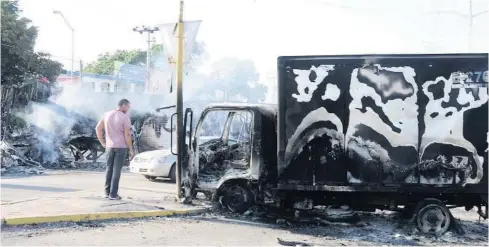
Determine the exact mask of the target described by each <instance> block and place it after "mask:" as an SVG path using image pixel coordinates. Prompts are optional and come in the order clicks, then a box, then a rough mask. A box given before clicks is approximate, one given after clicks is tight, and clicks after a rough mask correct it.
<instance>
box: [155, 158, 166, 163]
mask: <svg viewBox="0 0 489 247" xmlns="http://www.w3.org/2000/svg"><path fill="white" fill-rule="evenodd" d="M167 160H168V157H160V158H158V159H156V163H158V164H165V163H166V161H167Z"/></svg>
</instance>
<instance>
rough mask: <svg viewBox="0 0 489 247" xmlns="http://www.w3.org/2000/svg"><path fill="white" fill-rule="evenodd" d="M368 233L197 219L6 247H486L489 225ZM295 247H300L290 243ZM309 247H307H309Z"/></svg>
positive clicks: (25, 230)
mask: <svg viewBox="0 0 489 247" xmlns="http://www.w3.org/2000/svg"><path fill="white" fill-rule="evenodd" d="M363 218H364V219H365V221H366V222H369V224H368V225H367V226H365V227H351V226H336V225H330V226H318V225H317V224H297V223H295V224H292V225H291V226H288V225H277V224H275V223H261V222H262V221H260V220H256V219H242V218H224V217H222V216H208V215H207V216H197V217H180V218H157V219H145V220H129V221H115V222H98V223H97V222H92V223H81V224H80V223H79V224H75V223H64V224H56V225H49V226H31V227H7V228H3V229H2V233H1V242H2V245H3V246H7V245H22V246H28V245H36V246H39V245H50V246H53V245H66V246H73V245H98V246H107V245H111V246H122V245H124V246H127V245H132V246H140V245H158V246H166V245H179V246H191V245H204V246H206V245H207V246H277V245H279V243H278V240H277V238H280V239H281V240H285V241H288V244H290V245H289V246H297V245H302V244H309V245H316V246H328V245H330V246H351V245H360V246H366V245H371V246H381V245H411V246H412V245H470V246H475V245H476V246H481V245H486V246H487V224H476V225H473V226H471V227H470V228H471V230H470V231H469V232H468V234H467V235H464V236H457V235H455V234H454V233H451V232H449V233H447V234H445V235H444V236H442V237H441V238H438V239H435V238H430V237H424V236H420V235H417V234H414V235H411V234H409V232H408V231H405V230H403V229H400V228H398V227H396V223H395V222H393V221H392V219H389V218H388V217H387V218H386V217H382V216H379V215H377V216H375V217H363ZM291 242H295V243H291ZM306 246H307V245H306Z"/></svg>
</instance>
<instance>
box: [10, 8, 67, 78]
mask: <svg viewBox="0 0 489 247" xmlns="http://www.w3.org/2000/svg"><path fill="white" fill-rule="evenodd" d="M1 11H2V17H1V23H2V25H1V26H2V27H1V29H2V36H1V46H2V48H1V49H2V50H1V51H2V55H1V56H2V85H9V86H12V85H17V86H20V85H22V84H24V83H26V82H28V81H31V80H32V79H39V78H42V77H46V78H47V79H48V80H49V81H50V82H53V81H55V79H56V77H57V76H58V75H59V74H60V72H61V70H62V65H61V63H59V62H56V61H53V60H51V59H49V54H46V53H38V52H34V45H35V43H36V38H37V33H38V29H37V27H35V26H33V25H32V23H31V20H29V19H27V18H25V17H21V16H20V14H21V10H20V9H19V6H18V2H17V1H2V2H1Z"/></svg>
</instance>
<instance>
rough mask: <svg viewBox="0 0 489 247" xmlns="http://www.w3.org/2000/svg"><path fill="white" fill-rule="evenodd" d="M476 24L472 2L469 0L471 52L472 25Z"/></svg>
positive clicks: (470, 43)
mask: <svg viewBox="0 0 489 247" xmlns="http://www.w3.org/2000/svg"><path fill="white" fill-rule="evenodd" d="M473 23H474V15H473V14H472V0H469V37H468V39H469V40H468V41H469V52H471V51H472V25H473Z"/></svg>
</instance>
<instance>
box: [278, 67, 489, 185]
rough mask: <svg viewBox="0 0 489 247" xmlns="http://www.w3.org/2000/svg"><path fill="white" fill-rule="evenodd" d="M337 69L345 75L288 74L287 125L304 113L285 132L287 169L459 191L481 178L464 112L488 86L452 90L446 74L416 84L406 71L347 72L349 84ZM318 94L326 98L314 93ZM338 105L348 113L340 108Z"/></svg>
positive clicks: (323, 70) (317, 70)
mask: <svg viewBox="0 0 489 247" xmlns="http://www.w3.org/2000/svg"><path fill="white" fill-rule="evenodd" d="M336 69H343V71H341V73H343V74H344V73H345V68H341V66H334V65H319V66H311V68H310V69H294V68H292V69H289V70H288V71H289V72H288V73H291V76H292V77H293V78H294V81H295V82H296V84H297V92H298V94H293V95H291V96H292V98H294V99H296V102H295V103H294V102H292V101H288V102H289V103H288V104H290V107H291V108H290V109H289V110H288V112H289V113H288V121H289V123H292V122H293V120H291V119H292V118H293V117H296V116H297V115H299V114H300V113H299V112H300V111H301V110H302V111H304V110H306V111H308V113H307V114H306V115H305V116H304V117H303V118H302V121H301V122H300V123H298V124H295V125H294V124H292V127H295V126H297V127H296V128H295V129H294V128H289V127H287V128H289V129H287V132H288V136H289V139H288V142H287V146H286V152H285V164H286V165H288V166H290V164H294V163H295V164H296V165H297V164H299V163H300V164H303V165H305V164H306V163H312V164H313V165H312V166H311V167H308V168H306V170H310V172H304V174H302V175H298V176H296V180H303V181H304V180H305V181H309V180H312V181H311V182H313V183H317V182H318V180H321V179H318V174H319V173H318V171H320V170H323V171H325V170H326V171H329V173H331V171H332V169H334V170H335V171H336V172H337V170H341V169H344V173H343V174H345V175H346V177H345V178H344V180H345V181H347V182H349V183H372V182H373V183H378V182H380V183H386V184H389V183H418V182H419V183H423V184H451V183H454V182H455V183H459V184H462V185H464V184H466V183H478V182H479V181H480V180H481V179H482V177H483V168H482V164H483V162H484V157H483V156H482V155H483V154H482V153H479V154H478V152H477V150H476V148H475V145H474V144H473V143H471V141H469V140H467V139H466V136H464V114H467V113H466V112H467V111H468V110H470V109H474V108H478V107H480V106H482V105H483V104H485V103H486V102H487V100H488V95H487V90H486V89H485V88H484V90H483V89H479V88H476V89H473V88H471V89H465V88H462V89H461V88H453V87H452V81H453V78H451V77H448V78H447V77H446V76H445V75H440V76H438V77H437V78H436V79H435V80H426V81H417V80H420V78H421V77H419V76H418V77H417V75H416V71H415V69H414V68H412V67H410V66H399V67H382V66H381V65H378V64H374V65H371V64H370V65H365V66H363V67H361V68H351V69H350V71H351V76H350V78H348V79H349V81H348V79H347V78H344V77H341V76H339V74H340V72H338V73H337V74H336V75H335V73H336V72H337V71H336ZM454 72H456V71H454ZM321 84H326V85H321ZM318 88H325V92H324V94H323V93H322V92H317V93H315V91H316V90H317V89H318ZM342 91H343V92H342ZM345 91H346V92H345ZM286 97H287V96H286ZM315 97H317V98H319V97H320V98H321V99H322V100H323V102H325V103H324V104H323V105H321V103H317V101H318V99H317V98H315ZM327 102H329V103H327ZM343 103H344V105H343V106H345V108H347V109H339V108H338V106H340V108H341V106H342V104H343ZM293 104H297V105H293ZM291 116H293V117H291ZM292 129H294V130H293V132H291V131H292ZM485 130H487V129H485ZM466 131H467V130H466ZM472 139H473V138H472ZM479 152H480V151H479ZM341 156H344V159H342V158H341ZM305 161H309V162H305ZM311 161H312V162H311ZM333 163H334V164H333ZM339 163H341V165H342V167H340V166H339V165H338V164H339ZM327 166H333V167H334V168H329V169H328V168H325V167H327ZM289 173H290V172H289ZM306 173H307V174H306ZM327 173H328V172H327ZM323 174H324V173H323ZM337 174H341V172H337ZM311 177H312V178H311ZM292 180H294V179H292ZM323 180H326V181H331V179H323ZM336 180H338V181H341V180H342V178H337V179H336ZM454 180H455V181H454Z"/></svg>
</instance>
